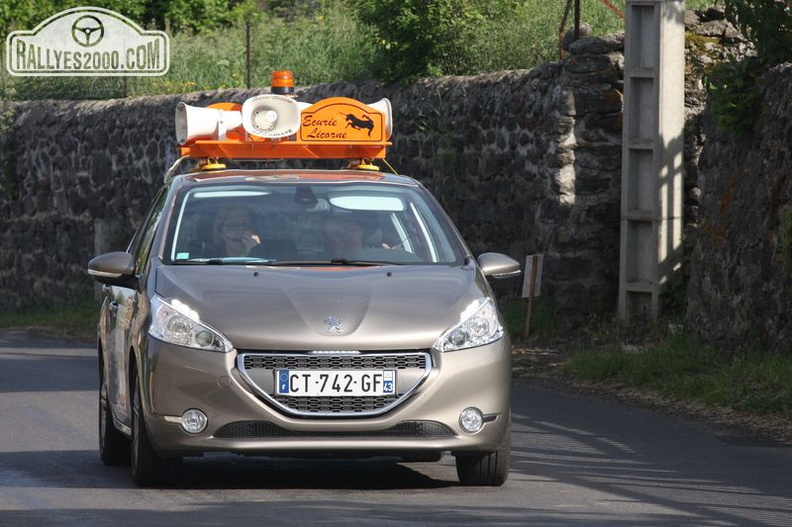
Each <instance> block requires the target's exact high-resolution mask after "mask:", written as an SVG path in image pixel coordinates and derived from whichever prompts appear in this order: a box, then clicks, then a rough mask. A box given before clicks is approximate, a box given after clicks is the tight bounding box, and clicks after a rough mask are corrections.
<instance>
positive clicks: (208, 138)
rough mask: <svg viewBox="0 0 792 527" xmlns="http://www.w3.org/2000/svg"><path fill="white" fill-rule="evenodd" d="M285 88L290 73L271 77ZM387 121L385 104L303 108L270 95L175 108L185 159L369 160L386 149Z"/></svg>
mask: <svg viewBox="0 0 792 527" xmlns="http://www.w3.org/2000/svg"><path fill="white" fill-rule="evenodd" d="M290 84H293V77H292V76H291V72H289V71H286V70H279V71H276V72H274V74H273V87H278V88H288V87H289V85H290ZM276 85H277V86H276ZM273 91H274V90H273ZM392 119H393V118H392V111H391V105H390V101H388V99H382V100H380V101H378V102H376V103H373V104H364V103H362V102H360V101H357V100H355V99H350V98H346V97H331V98H328V99H323V100H321V101H319V102H317V103H315V104H308V103H303V102H299V101H297V100H296V98H295V97H294V96H288V95H279V94H276V93H271V94H265V95H259V96H256V97H251V98H250V99H248V100H246V101H244V103H243V104H238V103H217V104H212V105H210V106H208V107H207V108H197V107H193V106H189V105H187V104H184V103H179V104H178V105H177V107H176V137H177V140H178V142H179V143H180V147H179V149H180V152H181V155H182V156H186V157H189V158H212V159H367V160H370V159H382V158H384V157H385V154H386V152H387V148H388V147H389V146H391V142H390V137H391V133H392V129H393V120H392Z"/></svg>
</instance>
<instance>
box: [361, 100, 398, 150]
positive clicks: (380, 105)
mask: <svg viewBox="0 0 792 527" xmlns="http://www.w3.org/2000/svg"><path fill="white" fill-rule="evenodd" d="M366 106H368V107H369V108H373V109H374V110H377V111H378V112H380V113H381V114H383V115H384V116H385V139H386V140H388V139H390V138H391V134H392V133H393V110H392V109H391V103H390V101H389V100H388V99H380V100H379V101H377V102H375V103H372V104H367V105H366Z"/></svg>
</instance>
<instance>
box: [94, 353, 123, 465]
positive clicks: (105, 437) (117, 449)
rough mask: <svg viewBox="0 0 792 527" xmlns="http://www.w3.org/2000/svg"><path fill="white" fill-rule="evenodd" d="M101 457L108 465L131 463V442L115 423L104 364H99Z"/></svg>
mask: <svg viewBox="0 0 792 527" xmlns="http://www.w3.org/2000/svg"><path fill="white" fill-rule="evenodd" d="M99 378H100V379H101V380H100V382H99V457H100V458H101V459H102V463H104V464H105V465H108V466H119V465H129V461H130V454H131V453H130V442H129V439H127V437H126V436H125V435H124V434H122V433H121V432H120V431H119V430H118V429H117V428H116V427H115V424H114V423H113V411H112V409H111V408H110V402H109V401H108V400H107V397H108V396H107V379H106V378H105V372H104V365H103V364H101V363H100V365H99Z"/></svg>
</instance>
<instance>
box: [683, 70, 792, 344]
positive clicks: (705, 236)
mask: <svg viewBox="0 0 792 527" xmlns="http://www.w3.org/2000/svg"><path fill="white" fill-rule="evenodd" d="M760 85H761V102H760V105H759V106H758V107H757V108H756V120H755V122H754V123H753V126H752V128H751V129H750V130H749V131H748V132H747V133H746V134H745V135H744V136H743V137H741V138H740V140H736V139H735V138H734V136H733V135H732V134H731V133H729V132H726V131H721V130H718V129H717V128H716V127H715V126H714V123H713V122H712V121H711V120H709V121H706V122H705V126H704V130H705V133H706V137H707V141H706V142H705V143H704V147H703V151H702V155H701V161H700V164H699V185H700V188H701V204H700V211H699V214H700V227H699V232H698V235H697V240H696V245H695V248H694V250H693V255H692V262H691V266H690V269H691V271H690V272H691V279H690V285H689V288H688V312H687V318H688V321H689V322H690V324H691V326H692V327H693V328H694V329H695V331H696V332H697V333H699V334H700V335H702V336H703V337H705V338H706V339H707V340H708V341H710V342H712V343H714V344H716V345H718V346H719V347H720V348H721V349H722V350H726V351H740V350H741V349H746V348H750V347H753V348H759V349H762V350H770V351H781V350H783V351H789V350H790V342H792V92H790V90H789V87H790V86H792V64H785V65H781V66H778V67H775V68H773V69H772V70H770V71H769V72H768V73H767V74H766V75H765V76H764V78H763V79H762V82H761V83H760Z"/></svg>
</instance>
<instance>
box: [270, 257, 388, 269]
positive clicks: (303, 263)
mask: <svg viewBox="0 0 792 527" xmlns="http://www.w3.org/2000/svg"><path fill="white" fill-rule="evenodd" d="M267 265H271V266H274V267H278V266H283V267H311V266H323V265H325V266H332V265H348V266H350V267H377V266H381V265H399V264H397V263H394V262H374V261H371V260H350V259H348V258H333V259H332V260H276V261H273V262H270V263H268V264H267Z"/></svg>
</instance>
